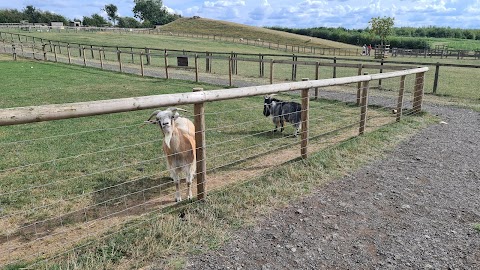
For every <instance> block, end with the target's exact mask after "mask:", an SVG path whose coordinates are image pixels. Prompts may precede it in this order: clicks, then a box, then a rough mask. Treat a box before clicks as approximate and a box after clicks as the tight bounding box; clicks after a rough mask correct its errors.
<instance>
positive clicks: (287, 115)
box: [263, 95, 302, 137]
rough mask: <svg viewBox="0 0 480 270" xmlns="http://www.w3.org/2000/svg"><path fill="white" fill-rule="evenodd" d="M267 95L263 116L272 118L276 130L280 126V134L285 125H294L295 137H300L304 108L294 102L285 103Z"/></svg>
mask: <svg viewBox="0 0 480 270" xmlns="http://www.w3.org/2000/svg"><path fill="white" fill-rule="evenodd" d="M272 96H273V95H267V96H265V97H264V105H263V115H265V116H266V117H268V116H270V115H271V116H272V121H273V123H274V124H275V130H274V131H277V128H278V127H279V126H280V132H282V131H283V128H284V123H285V122H289V123H292V125H293V127H294V128H295V133H294V135H295V137H297V136H298V133H299V132H300V129H301V126H300V123H301V121H302V106H301V105H300V104H299V103H297V102H293V101H283V100H279V99H276V98H273V97H272Z"/></svg>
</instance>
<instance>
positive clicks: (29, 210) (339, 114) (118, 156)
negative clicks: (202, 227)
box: [0, 51, 427, 266]
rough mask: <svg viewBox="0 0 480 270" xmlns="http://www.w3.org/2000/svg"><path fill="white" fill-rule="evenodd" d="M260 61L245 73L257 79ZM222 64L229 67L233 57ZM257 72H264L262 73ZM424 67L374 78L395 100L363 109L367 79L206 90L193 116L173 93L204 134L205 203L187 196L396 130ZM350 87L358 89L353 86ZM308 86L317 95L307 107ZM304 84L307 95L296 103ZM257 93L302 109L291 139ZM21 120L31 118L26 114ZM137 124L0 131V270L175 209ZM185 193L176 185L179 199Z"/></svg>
mask: <svg viewBox="0 0 480 270" xmlns="http://www.w3.org/2000/svg"><path fill="white" fill-rule="evenodd" d="M100 52H101V51H100ZM83 55H85V54H83ZM206 59H208V58H206ZM206 59H205V60H206ZM222 60H223V59H222ZM214 61H220V59H214ZM261 63H262V62H260V64H259V65H258V66H257V65H256V64H255V65H253V66H254V67H256V68H258V72H260V71H261V69H262V67H261ZM226 64H230V67H227V69H230V70H231V68H232V59H231V58H229V59H228V60H227V61H226ZM294 64H295V63H294ZM224 65H225V63H224ZM219 66H220V65H219ZM268 66H269V65H265V69H264V71H266V72H267V73H268V68H267V67H268ZM282 66H284V69H285V70H284V72H287V71H288V72H291V71H292V63H287V64H284V65H281V64H279V65H278V66H276V67H275V68H278V69H281V67H282ZM312 67H313V73H312ZM315 67H318V65H308V66H307V65H306V66H305V70H303V69H299V70H298V74H300V75H305V76H307V75H312V74H315V71H316V70H315ZM307 68H308V69H307ZM426 70H427V69H417V70H408V71H404V72H397V73H390V74H383V75H381V78H382V80H383V81H382V85H384V86H387V85H388V86H390V87H391V88H390V90H389V91H391V92H392V93H396V94H395V95H393V96H394V97H395V98H392V95H390V96H387V97H382V96H379V97H378V100H373V96H375V97H376V95H372V92H371V91H373V90H372V88H370V87H369V84H373V83H375V82H377V81H378V79H375V78H374V77H373V75H372V76H360V77H352V78H350V79H348V78H345V79H336V80H334V81H331V80H330V81H329V80H326V81H315V82H308V81H304V82H301V83H293V84H288V85H283V86H281V87H280V86H275V87H272V88H267V86H265V87H264V88H265V89H264V90H262V89H261V86H258V87H256V88H255V90H256V91H251V90H250V89H246V88H243V89H242V88H238V89H226V90H221V91H220V92H215V94H213V93H212V96H215V97H216V98H212V100H204V101H211V102H209V103H205V104H204V106H205V112H204V113H202V114H195V113H191V112H193V111H194V110H192V108H191V105H189V104H192V103H193V101H191V100H190V99H189V97H185V95H183V96H184V97H185V98H186V101H184V102H182V104H188V105H183V106H182V107H183V108H185V109H187V110H188V111H189V112H190V113H183V116H185V117H187V118H189V119H191V120H192V121H193V120H194V119H197V118H198V117H201V118H203V119H204V122H205V129H203V130H198V129H197V130H196V134H199V133H204V134H205V138H206V141H205V142H204V146H203V145H202V146H201V145H199V144H197V149H199V148H200V147H201V148H203V147H205V149H206V156H205V158H203V157H197V162H205V163H206V165H205V167H206V172H205V173H206V175H207V179H208V181H207V184H206V186H205V189H204V190H203V191H202V192H203V193H204V194H199V193H198V192H195V191H194V196H197V197H200V195H206V194H208V192H212V191H215V190H220V189H223V188H229V187H230V186H232V185H235V184H236V183H239V182H244V181H250V179H253V178H255V177H257V176H260V175H263V174H265V173H267V172H270V171H272V170H274V169H275V168H276V167H277V166H281V165H282V164H284V163H285V162H288V161H291V160H294V159H296V158H298V157H299V156H300V153H302V156H303V154H304V153H308V152H313V151H319V150H321V149H322V148H324V147H325V145H327V144H333V143H337V142H339V141H343V140H345V139H348V138H351V137H353V136H357V135H358V134H359V133H363V132H369V131H371V130H373V129H376V128H378V127H380V126H383V125H385V124H387V123H392V122H395V121H397V120H398V119H399V116H400V113H403V115H410V114H416V113H419V112H420V110H421V99H420V100H419V97H421V96H422V95H423V83H424V82H423V74H424V72H425V71H426ZM413 74H417V75H413ZM418 74H420V75H418ZM289 75H290V74H289ZM355 75H356V74H355ZM407 75H408V76H407ZM244 76H245V75H244ZM414 76H415V77H414ZM406 77H407V78H408V79H407V80H405V78H406ZM357 81H358V83H362V85H361V86H360V87H359V86H358V84H357ZM402 81H403V82H404V83H402ZM314 86H318V88H319V89H320V93H321V95H320V97H317V98H316V99H315V96H314V91H313V90H314V88H315V87H314ZM305 87H306V88H307V89H310V91H307V93H306V94H305V92H306V91H305V90H304V89H305ZM272 89H273V90H272ZM282 89H283V90H282ZM302 89H303V90H302ZM402 89H403V90H402ZM288 90H290V91H288ZM359 90H360V92H361V95H360V97H361V99H360V100H359V96H358V92H359ZM262 91H263V93H265V94H267V93H268V94H271V93H277V92H278V93H280V92H281V94H279V95H278V96H276V98H277V99H278V100H282V101H285V102H295V103H298V104H301V111H298V113H300V114H301V115H302V119H304V120H303V121H304V122H303V123H301V124H302V130H301V132H300V135H299V136H298V137H296V136H295V128H294V124H295V123H287V122H286V123H285V127H284V131H283V132H280V130H278V131H277V132H274V131H273V129H274V127H275V125H274V123H273V122H272V119H271V118H270V117H265V116H264V115H263V113H262V112H263V109H264V96H263V94H260V93H262ZM300 91H301V93H302V94H301V93H300ZM376 91H379V90H378V89H377V90H376ZM205 92H208V91H205ZM242 93H243V94H242ZM246 93H249V94H246ZM414 94H415V95H414ZM205 95H208V93H205ZM222 95H226V96H222ZM232 95H233V96H232ZM235 95H237V96H238V97H236V96H235ZM242 96H243V97H242ZM171 97H172V98H173V99H172V100H178V97H177V96H175V95H173V96H171ZM179 97H180V94H179ZM369 98H370V99H371V100H370V101H369ZM167 99H168V98H166V96H165V97H159V100H162V101H161V102H160V103H159V104H158V106H160V105H162V106H163V105H167V103H168V102H170V103H171V104H170V103H169V105H175V103H174V102H172V101H166V100H167ZM217 99H218V100H217ZM224 99H225V100H224ZM220 100H222V101H220ZM415 100H416V104H415V102H414V101H415ZM399 101H401V102H400V103H399ZM140 102H141V101H140ZM162 102H167V103H165V104H164V103H162ZM202 103H203V102H202ZM197 104H198V103H197ZM305 104H308V105H307V106H305ZM399 104H400V105H399ZM69 106H76V105H69ZM399 108H401V109H400V110H399ZM20 111H21V109H20ZM20 111H19V113H20ZM32 111H33V113H34V114H35V109H33V110H32ZM56 113H58V110H57V111H55V112H53V114H56ZM20 114H21V113H20ZM20 114H17V113H15V110H13V111H12V110H2V111H1V112H0V122H1V123H2V125H4V124H5V125H6V124H8V123H7V121H9V120H8V119H12V118H11V116H12V115H15V117H14V118H21V116H20ZM6 115H8V116H10V117H5V116H6ZM127 115H128V117H127ZM148 115H150V112H145V111H135V112H123V113H118V114H105V115H98V116H90V117H86V118H75V119H67V120H61V121H53V122H44V123H34V124H28V125H14V126H2V127H1V129H0V131H1V132H2V134H5V135H3V136H2V141H0V146H1V147H0V154H1V155H2V156H3V157H4V159H2V160H1V162H0V179H1V181H0V182H1V183H2V184H1V189H0V204H1V211H0V228H1V229H0V246H1V248H0V265H3V266H6V265H11V264H13V263H15V262H18V261H19V260H22V261H37V262H38V263H39V264H43V263H46V264H48V263H49V260H51V261H55V260H54V259H55V258H56V257H58V256H60V257H62V256H69V255H71V254H74V253H75V252H77V251H78V250H80V249H81V247H82V246H85V245H90V244H92V243H94V242H95V241H96V240H98V239H100V238H104V237H109V236H111V235H114V234H115V233H119V232H122V231H124V230H125V229H126V228H130V227H134V226H138V225H139V224H145V223H146V222H148V220H149V219H151V217H150V216H149V215H150V214H151V213H161V212H162V211H168V210H167V209H169V208H168V207H170V206H173V205H176V206H177V207H182V206H178V205H177V204H176V203H175V200H174V193H175V189H174V181H173V180H172V178H171V177H169V170H168V168H167V166H166V163H167V162H166V160H167V159H168V158H169V157H168V156H165V155H164V154H163V152H162V150H161V148H162V147H161V145H162V142H163V136H162V135H161V132H160V130H159V128H158V125H148V124H147V125H146V124H145V123H143V121H144V120H146V119H147V118H148ZM278 117H283V116H282V115H278ZM304 117H306V118H304ZM307 121H308V122H307ZM306 123H308V124H306ZM292 124H293V125H292ZM304 124H305V125H304ZM8 125H10V124H8ZM360 130H361V131H360ZM307 142H308V143H307ZM197 172H198V170H197ZM182 182H183V181H182ZM186 192H187V190H186V185H185V184H184V183H182V184H181V193H182V197H186V196H185V194H186Z"/></svg>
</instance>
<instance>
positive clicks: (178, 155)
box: [149, 108, 196, 202]
mask: <svg viewBox="0 0 480 270" xmlns="http://www.w3.org/2000/svg"><path fill="white" fill-rule="evenodd" d="M177 110H180V109H177V108H168V109H167V110H165V111H155V112H154V113H153V114H152V116H150V118H152V117H153V116H155V115H156V119H157V121H155V122H154V123H158V125H159V126H160V128H161V130H162V132H163V135H164V140H163V151H164V153H165V155H166V157H167V167H168V170H169V171H170V176H171V177H172V178H173V182H174V183H175V188H176V191H175V201H177V202H179V201H181V200H182V198H181V195H180V175H181V174H182V173H184V174H185V176H186V177H185V178H186V182H187V186H188V199H192V188H191V185H192V181H193V177H194V176H195V173H196V156H195V148H196V147H195V126H194V125H193V123H192V121H190V120H188V119H187V118H184V117H179V114H178V112H176V111H177ZM149 120H150V119H149Z"/></svg>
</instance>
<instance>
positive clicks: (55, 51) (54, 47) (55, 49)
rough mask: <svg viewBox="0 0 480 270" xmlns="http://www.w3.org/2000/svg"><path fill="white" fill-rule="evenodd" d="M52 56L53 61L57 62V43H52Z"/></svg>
mask: <svg viewBox="0 0 480 270" xmlns="http://www.w3.org/2000/svg"><path fill="white" fill-rule="evenodd" d="M53 56H54V58H55V63H56V62H57V45H55V44H53Z"/></svg>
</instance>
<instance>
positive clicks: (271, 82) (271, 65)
mask: <svg viewBox="0 0 480 270" xmlns="http://www.w3.org/2000/svg"><path fill="white" fill-rule="evenodd" d="M273 63H274V60H273V59H270V84H273Z"/></svg>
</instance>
